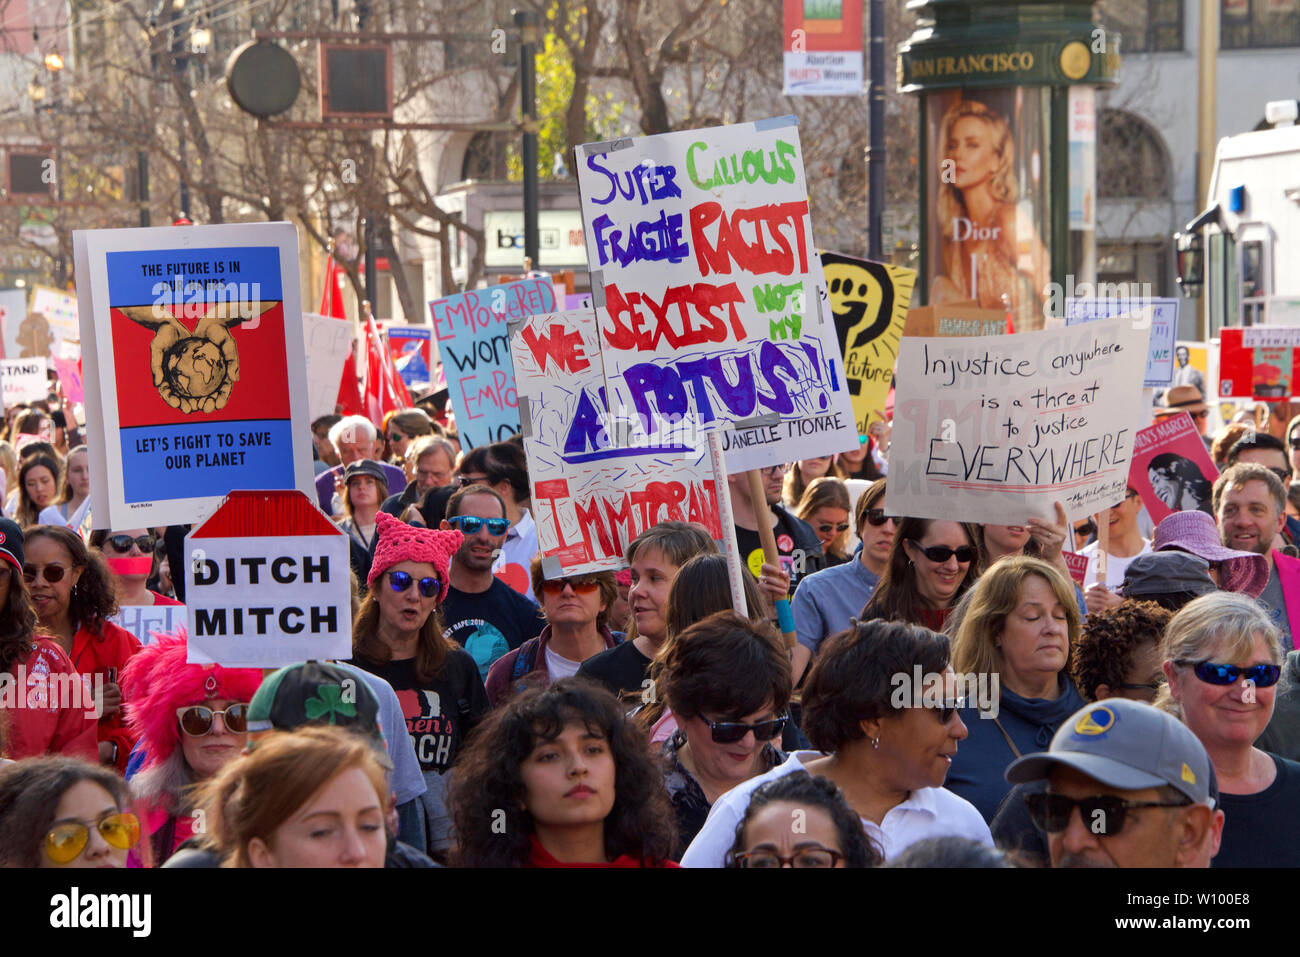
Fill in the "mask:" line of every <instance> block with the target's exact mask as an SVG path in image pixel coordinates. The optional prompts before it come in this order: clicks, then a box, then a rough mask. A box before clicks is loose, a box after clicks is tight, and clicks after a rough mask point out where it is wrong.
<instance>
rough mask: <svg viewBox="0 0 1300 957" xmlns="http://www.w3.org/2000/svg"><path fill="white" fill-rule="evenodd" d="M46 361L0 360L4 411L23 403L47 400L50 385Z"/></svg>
mask: <svg viewBox="0 0 1300 957" xmlns="http://www.w3.org/2000/svg"><path fill="white" fill-rule="evenodd" d="M47 362H48V360H47V359H46V358H45V357H44V356H41V357H38V358H32V359H0V384H2V386H3V395H4V407H5V408H6V409H8V408H10V407H12V406H15V405H18V404H19V403H24V402H41V401H44V400H45V399H47V398H49V395H50V383H49V379H48V378H47V377H46V375H45V373H46V369H47V368H48V365H47Z"/></svg>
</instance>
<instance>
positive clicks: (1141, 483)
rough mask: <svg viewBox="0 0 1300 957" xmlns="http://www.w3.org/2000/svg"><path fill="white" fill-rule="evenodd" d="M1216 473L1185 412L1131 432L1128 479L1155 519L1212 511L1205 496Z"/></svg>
mask: <svg viewBox="0 0 1300 957" xmlns="http://www.w3.org/2000/svg"><path fill="white" fill-rule="evenodd" d="M1218 477H1219V470H1218V469H1216V468H1215V467H1214V460H1213V459H1212V458H1210V453H1209V451H1208V450H1207V449H1206V448H1205V442H1204V441H1203V440H1202V439H1201V433H1200V432H1198V431H1197V429H1196V423H1195V422H1193V421H1192V417H1191V416H1190V415H1188V414H1187V413H1186V412H1183V413H1181V414H1180V415H1171V416H1169V417H1168V418H1166V419H1164V420H1163V421H1161V422H1157V423H1156V424H1155V425H1150V426H1147V427H1146V428H1145V429H1140V430H1139V431H1138V433H1137V435H1135V436H1134V437H1133V464H1132V465H1131V466H1130V468H1129V479H1128V481H1129V484H1130V485H1131V486H1133V490H1134V491H1136V492H1137V493H1138V494H1139V495H1140V496H1142V504H1143V505H1145V506H1146V509H1147V514H1148V515H1150V516H1151V521H1153V522H1155V523H1156V524H1159V523H1160V522H1161V521H1163V520H1164V519H1166V518H1168V517H1169V516H1170V515H1172V514H1173V513H1174V512H1187V511H1202V512H1205V513H1206V514H1208V515H1213V514H1214V506H1213V505H1212V503H1211V498H1212V497H1213V493H1214V481H1215V479H1217V478H1218Z"/></svg>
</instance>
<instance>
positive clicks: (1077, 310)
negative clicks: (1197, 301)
mask: <svg viewBox="0 0 1300 957" xmlns="http://www.w3.org/2000/svg"><path fill="white" fill-rule="evenodd" d="M1178 302H1179V300H1177V299H1067V300H1065V324H1066V325H1067V326H1076V325H1078V324H1079V323H1082V322H1091V321H1092V320H1094V319H1107V318H1111V317H1113V316H1131V317H1132V318H1133V320H1134V321H1135V322H1136V323H1137V325H1136V326H1135V328H1138V329H1141V328H1149V329H1150V335H1151V338H1150V340H1149V344H1148V348H1147V367H1146V372H1145V373H1144V374H1143V377H1142V384H1143V385H1145V386H1148V387H1152V388H1160V387H1161V386H1166V385H1169V380H1170V379H1172V378H1173V376H1174V345H1175V340H1176V339H1177V338H1178Z"/></svg>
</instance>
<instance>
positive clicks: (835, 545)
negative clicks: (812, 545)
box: [794, 478, 849, 568]
mask: <svg viewBox="0 0 1300 957" xmlns="http://www.w3.org/2000/svg"><path fill="white" fill-rule="evenodd" d="M794 513H795V514H796V515H798V516H799V517H800V518H802V519H803V520H804V521H805V522H807V523H808V524H809V525H811V526H812V529H813V531H814V532H816V533H817V540H818V541H820V542H821V543H822V554H823V555H825V556H826V566H827V567H828V568H831V567H834V566H835V565H843V564H844V563H845V562H847V561H848V560H849V556H848V555H847V554H846V553H845V551H844V546H845V544H846V543H847V542H848V540H849V490H848V489H847V488H846V487H845V485H844V483H843V482H842V481H840V480H839V479H837V478H819V479H813V480H812V481H811V482H810V483H809V484H808V487H807V488H806V489H804V493H803V497H802V498H800V499H799V504H798V505H796V506H795V509H794Z"/></svg>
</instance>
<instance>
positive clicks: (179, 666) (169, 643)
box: [121, 626, 262, 770]
mask: <svg viewBox="0 0 1300 957" xmlns="http://www.w3.org/2000/svg"><path fill="white" fill-rule="evenodd" d="M185 652H186V634H185V628H184V627H183V626H182V627H180V628H178V629H176V631H175V632H170V633H169V632H159V633H157V634H156V635H155V636H154V640H153V642H151V643H150V644H147V645H145V646H144V647H143V648H141V649H140V650H139V651H138V652H136V653H135V654H134V655H132V656H131V660H130V661H128V662H127V663H126V667H124V668H123V669H122V680H121V687H122V698H123V700H124V701H125V702H126V720H127V724H128V725H129V726H130V727H131V730H132V731H135V732H136V733H137V734H138V735H139V736H140V740H141V742H142V743H143V744H144V746H145V748H146V749H147V751H148V757H147V758H146V760H145V763H144V767H143V768H142V769H141V770H144V769H147V768H151V767H154V766H156V765H159V764H162V763H163V762H164V761H166V760H167V759H168V758H170V757H171V755H172V752H173V751H175V750H176V746H177V745H178V744H180V741H181V727H180V722H178V721H177V720H176V709H177V708H184V707H188V706H189V705H195V704H202V703H203V702H204V701H207V700H208V699H209V698H226V699H228V700H230V701H241V702H243V703H245V704H247V703H248V702H249V701H251V700H252V699H253V694H254V693H255V692H256V691H257V686H258V685H260V684H261V683H262V672H261V671H260V670H259V669H257V668H223V667H221V666H220V665H191V664H186V662H185Z"/></svg>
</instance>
